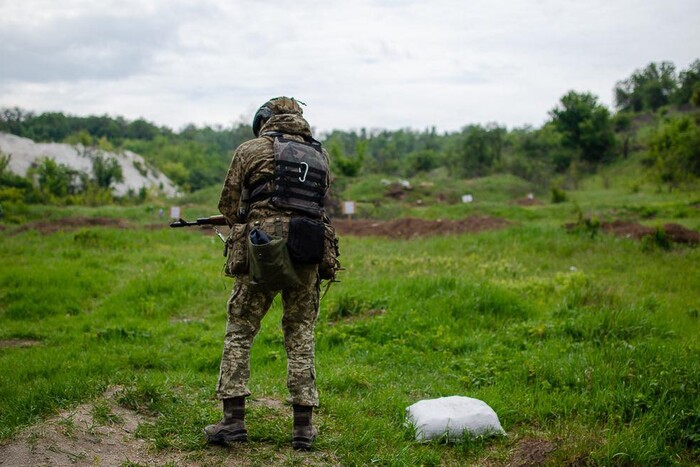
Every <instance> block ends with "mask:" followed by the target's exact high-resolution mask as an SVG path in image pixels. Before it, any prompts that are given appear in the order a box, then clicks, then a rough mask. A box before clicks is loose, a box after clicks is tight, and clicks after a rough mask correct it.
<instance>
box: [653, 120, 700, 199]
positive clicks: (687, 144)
mask: <svg viewBox="0 0 700 467" xmlns="http://www.w3.org/2000/svg"><path fill="white" fill-rule="evenodd" d="M645 162H646V165H647V166H648V167H649V168H650V169H651V173H652V176H653V177H654V178H655V179H656V180H657V181H658V182H659V183H661V184H666V185H667V186H668V188H669V190H671V189H673V188H676V187H678V186H679V185H680V184H681V183H684V182H690V181H692V180H693V179H695V178H696V177H700V129H699V128H698V124H697V123H696V122H695V120H694V119H693V118H691V117H689V116H683V117H676V118H671V119H670V120H667V121H665V122H663V123H662V124H661V126H660V127H659V128H658V130H657V131H656V132H655V133H654V134H653V135H652V136H651V137H650V139H649V152H648V156H647V159H646V161H645Z"/></svg>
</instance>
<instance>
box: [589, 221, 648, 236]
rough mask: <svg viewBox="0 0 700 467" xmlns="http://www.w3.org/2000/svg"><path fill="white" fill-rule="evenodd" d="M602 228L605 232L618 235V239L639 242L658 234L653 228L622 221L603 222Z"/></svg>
mask: <svg viewBox="0 0 700 467" xmlns="http://www.w3.org/2000/svg"><path fill="white" fill-rule="evenodd" d="M600 228H601V229H603V232H606V233H610V234H613V235H617V236H618V237H626V238H636V239H637V240H639V239H641V238H642V237H646V236H647V235H653V234H654V232H656V229H654V228H652V227H646V226H644V225H642V224H638V223H636V222H629V221H621V220H616V221H612V222H602V223H601V224H600Z"/></svg>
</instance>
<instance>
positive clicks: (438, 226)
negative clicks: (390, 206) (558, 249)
mask: <svg viewBox="0 0 700 467" xmlns="http://www.w3.org/2000/svg"><path fill="white" fill-rule="evenodd" d="M333 225H334V226H335V228H336V229H337V230H338V233H340V234H341V235H342V234H345V235H356V236H370V235H375V236H382V237H389V238H404V239H408V238H414V237H428V236H431V235H447V234H461V233H473V232H483V231H485V230H498V229H503V228H506V227H509V226H511V225H513V223H512V222H510V221H507V220H505V219H501V218H499V217H489V216H473V217H468V218H466V219H460V220H425V219H416V218H412V217H407V218H404V219H395V220H391V221H380V220H369V219H357V220H347V219H334V220H333Z"/></svg>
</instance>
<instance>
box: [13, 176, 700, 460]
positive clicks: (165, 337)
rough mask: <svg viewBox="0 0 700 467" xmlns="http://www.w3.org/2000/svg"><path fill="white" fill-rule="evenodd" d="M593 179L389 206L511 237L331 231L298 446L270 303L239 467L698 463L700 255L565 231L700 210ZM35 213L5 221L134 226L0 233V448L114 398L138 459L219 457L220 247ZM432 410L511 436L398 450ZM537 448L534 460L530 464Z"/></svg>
mask: <svg viewBox="0 0 700 467" xmlns="http://www.w3.org/2000/svg"><path fill="white" fill-rule="evenodd" d="M590 183H591V185H590V186H587V187H586V191H581V192H574V193H571V194H570V199H571V200H573V201H575V202H576V203H575V204H574V202H572V201H570V202H567V203H563V204H557V205H551V204H549V203H545V204H543V205H541V206H532V207H521V206H514V205H512V204H509V203H507V202H505V201H503V200H500V199H498V198H494V199H493V200H485V201H484V202H483V203H475V204H474V205H473V206H464V205H452V206H447V207H445V208H441V209H438V208H437V207H431V206H427V207H425V206H419V207H417V206H415V205H414V204H406V205H404V206H402V207H398V206H397V207H396V209H395V210H394V212H395V213H397V215H414V216H420V217H426V218H437V217H444V218H460V217H465V216H467V215H470V214H474V213H479V214H489V215H498V216H501V217H505V218H507V219H509V220H512V221H514V224H513V226H512V227H510V228H508V229H505V230H500V231H494V232H485V233H480V234H468V235H458V236H445V237H431V238H422V239H414V240H408V241H404V240H391V239H384V238H371V237H366V238H358V237H343V238H342V239H341V249H342V257H341V259H342V262H343V265H344V266H345V267H346V268H347V269H346V271H344V272H343V274H342V283H341V284H335V285H334V286H333V287H331V289H330V291H329V293H328V295H327V296H326V297H325V298H324V300H323V302H322V305H321V317H320V322H319V324H318V326H317V331H316V336H317V367H318V368H317V373H318V382H319V389H320V392H321V401H322V402H321V407H320V410H319V415H318V417H317V419H316V420H317V423H318V424H319V428H320V432H321V436H320V438H319V439H318V441H317V443H316V444H315V448H314V452H313V453H311V454H308V455H306V454H299V453H295V452H293V451H292V450H291V448H290V447H289V446H288V444H289V437H290V427H291V408H290V407H288V406H284V405H283V404H282V402H284V400H285V397H286V387H285V380H284V375H285V367H286V362H285V355H284V348H283V345H282V331H281V328H280V320H281V305H280V301H279V298H278V299H276V301H275V304H274V305H273V308H272V310H271V312H270V314H269V315H268V316H267V317H266V319H265V320H264V323H263V328H262V330H261V332H260V334H259V336H258V337H257V339H256V342H255V345H254V347H253V354H252V369H253V373H252V380H251V389H252V391H253V399H257V400H264V401H279V402H280V403H279V404H269V403H267V404H257V405H255V404H253V406H252V408H251V411H250V413H249V416H248V425H249V432H250V438H251V442H250V443H249V445H248V446H246V447H243V448H240V452H239V453H238V454H236V455H238V456H241V458H242V459H245V461H246V463H249V464H253V465H267V464H270V463H278V464H290V465H301V464H304V463H307V462H309V461H311V463H317V464H342V465H367V464H381V465H441V464H442V465H469V464H491V465H505V464H508V463H509V462H510V463H514V464H517V463H518V462H526V461H527V459H530V460H532V459H534V460H536V461H539V462H540V463H541V462H544V463H548V464H551V465H561V464H566V463H569V464H576V465H668V464H680V465H696V464H697V463H699V462H700V365H699V364H698V362H699V361H700V339H698V335H700V317H699V315H700V251H699V250H698V248H696V247H690V246H684V245H672V246H671V248H670V249H665V248H663V247H662V246H659V245H657V244H656V243H654V242H653V241H645V242H639V241H635V240H632V239H626V238H617V237H613V236H610V235H605V234H597V235H589V234H588V233H587V232H583V233H577V234H571V233H567V232H566V230H565V229H563V228H562V224H563V223H564V222H573V221H575V220H576V216H577V214H576V213H577V211H578V212H584V213H587V214H592V215H595V216H598V217H601V218H607V217H610V218H613V217H625V218H629V219H634V220H638V221H640V222H642V223H644V224H646V225H652V226H653V225H657V224H661V223H665V222H677V223H681V224H683V225H685V226H686V227H689V228H692V229H695V230H698V229H700V210H699V209H698V202H699V201H700V196H698V195H697V193H687V192H685V193H671V194H668V193H661V194H659V193H654V192H651V191H644V190H642V191H636V192H630V191H629V190H627V189H620V190H606V189H603V188H602V187H600V186H598V185H597V182H595V181H591V182H590ZM212 193H214V192H213V191H212ZM189 201H190V202H191V203H192V204H191V205H186V213H191V214H188V215H191V216H198V215H206V214H209V213H210V212H207V210H209V211H212V210H213V208H212V207H207V206H213V205H214V204H213V203H212V202H211V201H210V200H207V199H204V198H202V199H199V198H197V199H191V200H189ZM49 211H50V210H49V208H43V207H39V208H27V209H25V210H24V211H23V212H20V213H18V214H17V215H19V216H23V217H24V218H25V219H26V220H32V219H37V218H54V219H59V218H61V217H65V216H78V215H81V216H107V217H125V218H128V219H130V223H131V224H130V225H131V227H132V228H129V229H124V228H114V227H90V228H81V229H78V230H67V231H63V232H58V233H53V234H47V235H42V234H41V233H39V232H37V231H36V230H27V231H22V232H18V231H17V230H16V229H17V228H18V227H16V226H8V227H7V228H6V229H5V230H3V231H0V239H1V241H0V254H1V255H2V258H3V267H2V268H0V342H2V343H3V345H2V346H0V439H2V440H4V442H5V443H10V442H11V441H12V439H13V438H15V437H18V436H23V433H24V432H23V431H21V430H22V429H23V428H24V427H26V426H30V425H32V424H35V423H37V422H39V421H40V420H42V419H44V418H46V417H50V416H52V415H54V414H56V413H57V411H58V410H59V409H61V408H66V407H72V406H75V405H76V404H79V403H84V402H88V403H92V404H93V408H94V413H96V414H101V416H100V417H99V419H100V420H102V421H103V422H104V423H118V420H117V418H118V417H110V411H109V408H108V407H107V408H105V406H104V405H102V403H101V402H100V401H101V397H102V394H103V393H104V392H105V391H106V390H107V389H108V388H111V387H119V388H120V392H119V396H118V399H117V400H118V402H119V404H120V405H121V406H123V407H125V408H128V409H130V410H134V411H136V412H138V413H143V414H145V415H148V418H145V419H144V421H143V423H141V424H140V426H139V428H138V430H137V431H136V436H138V437H140V438H142V439H144V440H146V441H147V443H148V445H149V446H150V447H151V448H152V449H153V450H154V452H156V453H163V454H166V453H171V452H179V453H184V454H185V455H186V456H187V457H186V459H187V460H188V462H193V463H196V462H201V463H207V464H210V463H214V464H215V463H217V462H220V463H224V462H226V461H227V456H228V455H229V454H228V453H227V452H226V451H225V450H221V449H216V450H213V449H212V448H209V447H207V446H206V445H205V443H204V437H203V435H202V432H201V428H202V427H203V426H204V425H206V424H208V423H211V422H213V421H216V420H217V419H218V418H219V407H218V404H217V402H216V401H215V400H214V387H215V383H216V377H217V372H218V365H219V358H220V355H221V348H222V339H223V334H224V326H225V320H226V317H225V302H226V299H227V297H228V294H229V291H230V287H231V280H230V279H228V278H225V277H224V276H223V274H222V265H223V264H222V262H223V258H222V257H221V244H220V242H219V240H218V239H217V238H216V237H213V236H209V235H203V234H202V233H201V232H199V231H196V230H191V231H183V230H179V231H173V230H168V229H165V228H160V229H158V228H152V227H149V225H150V224H152V223H154V222H157V218H156V217H155V214H154V213H152V212H146V210H145V209H144V208H143V207H128V208H126V207H125V208H99V209H87V208H62V209H59V210H58V211H57V210H56V209H55V208H54V209H52V210H51V213H50V214H49ZM212 213H213V212H212ZM161 222H162V221H161ZM18 342H22V343H24V344H23V345H14V344H13V343H18ZM25 344H26V345H25ZM447 395H466V396H470V397H476V398H479V399H482V400H484V401H486V402H487V403H488V404H489V405H491V407H493V408H494V410H495V411H496V412H497V413H498V414H499V417H500V420H501V423H502V425H503V427H504V428H505V430H506V431H507V432H508V436H507V437H499V438H490V439H478V440H466V441H465V442H463V443H458V444H444V443H437V442H436V443H429V444H418V443H416V442H414V441H413V440H412V433H411V430H410V428H407V427H405V426H404V410H405V408H406V407H407V406H408V405H410V404H412V403H414V402H416V401H418V400H420V399H424V398H433V397H439V396H447ZM533 446H539V447H540V451H542V452H543V454H542V457H540V458H533V457H532V456H531V457H529V458H528V457H527V456H528V453H527V452H526V451H527V449H528V448H529V447H530V448H532V447H533ZM545 448H546V449H545ZM0 449H1V447H0ZM234 449H235V448H234ZM163 463H165V462H163Z"/></svg>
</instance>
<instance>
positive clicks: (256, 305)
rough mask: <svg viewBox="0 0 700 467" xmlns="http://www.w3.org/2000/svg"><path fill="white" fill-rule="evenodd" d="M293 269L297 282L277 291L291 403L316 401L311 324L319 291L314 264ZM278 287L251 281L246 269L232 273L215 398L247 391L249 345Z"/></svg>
mask: <svg viewBox="0 0 700 467" xmlns="http://www.w3.org/2000/svg"><path fill="white" fill-rule="evenodd" d="M297 273H298V275H299V278H300V279H301V281H302V284H303V285H302V286H301V287H298V288H294V289H288V290H282V291H281V293H282V306H283V309H284V314H283V317H282V329H283V332H284V347H285V350H286V352H287V388H288V389H289V393H290V395H291V402H292V403H293V404H299V405H310V406H318V391H317V389H316V369H315V364H314V326H315V324H316V318H317V316H318V310H319V291H320V286H319V279H318V267H317V266H315V265H314V266H303V267H299V268H297ZM278 293H280V291H268V290H264V289H262V288H260V286H257V285H254V284H251V283H250V277H249V276H247V275H242V276H238V277H237V278H236V282H235V284H234V286H233V292H232V293H231V298H229V301H228V322H227V324H226V337H225V338H224V352H223V355H222V357H221V368H220V370H219V382H218V384H217V387H216V393H217V396H218V398H219V399H226V398H229V397H238V396H249V395H250V390H249V389H248V380H249V378H250V348H251V345H252V344H253V339H254V337H255V336H256V335H257V333H258V331H259V330H260V323H261V321H262V319H263V317H264V316H265V314H266V313H267V311H268V310H269V309H270V305H272V300H273V299H274V298H275V296H276V295H277V294H278Z"/></svg>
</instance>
